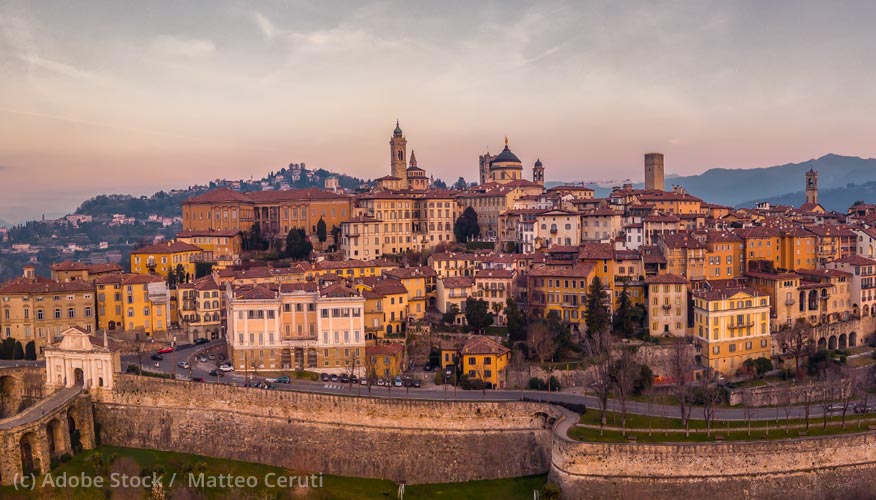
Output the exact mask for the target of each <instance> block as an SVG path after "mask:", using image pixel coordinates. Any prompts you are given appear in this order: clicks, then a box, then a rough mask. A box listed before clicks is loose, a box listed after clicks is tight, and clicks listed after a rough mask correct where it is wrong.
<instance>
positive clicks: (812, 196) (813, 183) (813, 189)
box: [806, 168, 818, 205]
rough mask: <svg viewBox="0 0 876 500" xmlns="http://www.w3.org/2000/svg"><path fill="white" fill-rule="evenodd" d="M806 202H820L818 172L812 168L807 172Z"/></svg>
mask: <svg viewBox="0 0 876 500" xmlns="http://www.w3.org/2000/svg"><path fill="white" fill-rule="evenodd" d="M806 203H811V204H813V205H815V204H817V203H818V172H816V171H815V170H813V169H812V168H810V169H809V171H808V172H806Z"/></svg>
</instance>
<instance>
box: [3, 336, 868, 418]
mask: <svg viewBox="0 0 876 500" xmlns="http://www.w3.org/2000/svg"><path fill="white" fill-rule="evenodd" d="M206 352H213V353H214V355H215V357H216V360H211V361H208V362H207V363H199V362H197V359H196V358H197V356H198V355H199V354H201V353H206ZM224 352H225V342H224V341H222V340H214V341H211V342H209V343H207V344H203V345H192V344H183V345H179V346H177V350H176V352H174V353H172V354H170V353H169V354H162V356H163V358H164V359H162V360H160V361H153V360H152V359H150V358H151V356H152V355H153V354H157V351H147V352H143V353H142V355H141V357H142V365H143V370H144V371H156V372H162V373H175V374H176V376H177V378H182V379H189V378H201V379H203V381H204V382H207V383H221V384H229V385H238V386H240V385H243V384H244V383H245V382H246V375H244V373H241V372H230V373H227V374H223V376H221V377H220V376H210V375H209V371H210V370H211V369H212V368H214V367H215V366H216V365H217V364H218V362H219V360H220V359H221V355H220V354H224ZM182 361H187V362H189V363H190V364H191V368H190V369H183V368H180V367H179V366H177V365H176V363H179V362H182ZM139 363H140V358H138V355H136V354H129V355H124V356H122V370H125V369H126V368H127V366H128V365H135V366H136V365H138V364H139ZM156 363H157V364H158V366H155V364H156ZM16 365H20V366H24V365H29V366H45V362H44V361H0V367H3V366H16ZM250 379H251V380H264V377H263V376H255V375H252V374H250ZM276 386H277V389H278V390H285V391H299V392H315V393H320V394H343V395H351V396H363V397H374V398H393V399H413V400H434V401H481V400H483V401H519V400H521V399H524V398H527V399H534V400H540V401H545V402H552V403H556V402H563V403H572V404H584V405H586V406H587V408H594V409H598V408H599V401H598V399H597V398H596V397H594V396H588V395H586V394H582V393H581V388H573V389H565V390H562V391H561V392H551V393H548V392H545V391H532V390H487V391H464V390H462V389H457V388H455V387H453V386H442V387H441V388H432V387H433V386H428V387H423V388H407V387H390V388H387V387H381V386H363V385H358V384H341V383H338V382H329V383H326V382H313V381H309V380H294V379H293V380H292V381H291V383H289V384H276ZM252 390H254V391H259V390H264V389H256V388H253V389H252ZM608 409H609V410H612V411H620V402H619V401H617V400H609V401H608ZM627 412H629V413H633V414H639V415H651V416H655V417H658V416H662V417H680V415H681V412H680V410H679V407H678V406H669V405H657V404H652V405H648V404H647V403H641V402H636V401H628V402H627ZM805 414H806V410H805V408H804V407H803V406H794V407H791V413H790V417H791V418H802V417H804V416H805ZM823 414H824V408H823V406H821V405H812V406H811V407H810V409H809V416H810V417H820V416H822V415H823ZM848 415H853V414H852V411H851V409H849V413H848ZM690 417H691V418H692V419H697V420H702V419H703V408H702V407H694V408H693V410H692V411H691V415H690ZM714 418H715V419H717V420H746V419H747V418H748V416H747V415H746V410H745V409H743V408H727V407H721V408H717V409H716V411H715V415H714ZM751 418H752V419H753V420H772V419H780V418H785V410H784V408H780V407H769V408H755V409H753V410H752V415H751Z"/></svg>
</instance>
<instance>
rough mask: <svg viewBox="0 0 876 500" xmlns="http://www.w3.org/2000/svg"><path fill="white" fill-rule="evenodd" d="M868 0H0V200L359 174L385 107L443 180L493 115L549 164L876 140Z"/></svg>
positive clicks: (606, 170)
mask: <svg viewBox="0 0 876 500" xmlns="http://www.w3.org/2000/svg"><path fill="white" fill-rule="evenodd" d="M755 7H756V8H755ZM792 9H793V10H792ZM873 10H874V6H872V5H869V4H866V3H861V4H856V8H854V9H832V8H830V6H824V5H819V4H817V3H809V4H798V3H794V4H773V5H769V6H755V5H754V4H747V5H746V4H734V5H717V6H716V5H712V6H702V5H699V4H696V3H689V4H684V3H679V4H673V5H672V6H669V7H664V6H645V5H638V4H628V5H623V6H612V5H596V4H592V5H586V6H582V5H577V4H574V5H573V4H563V3H551V4H545V5H538V6H527V5H526V4H522V3H501V4H498V3H487V4H478V5H474V6H471V5H467V4H459V5H457V6H456V7H455V8H447V9H439V8H437V7H433V6H428V5H420V6H416V5H409V4H403V3H371V4H361V5H360V4H335V5H333V6H332V7H331V8H315V7H312V6H310V5H308V4H306V3H302V4H282V5H281V4H271V3H262V4H257V5H249V4H242V3H237V2H224V3H221V4H209V6H208V5H207V4H189V5H186V6H182V7H180V6H171V5H169V4H163V5H158V6H154V5H151V4H150V5H148V6H146V5H138V4H135V5H121V4H113V3H109V2H107V3H103V4H96V5H95V6H94V7H93V8H92V9H89V10H87V11H85V10H81V11H80V10H77V9H74V8H72V7H65V6H58V5H48V4H44V5H30V4H27V3H18V2H7V3H3V4H0V65H2V66H3V67H4V68H5V70H6V71H5V73H6V74H7V75H8V76H7V78H4V79H3V81H2V82H0V89H2V93H0V95H2V97H0V132H2V133H0V166H2V168H0V180H2V185H4V186H5V188H4V189H3V193H2V199H3V201H2V204H0V219H7V220H11V221H16V222H17V221H20V220H22V219H24V218H37V217H38V216H39V214H41V213H60V212H64V211H69V210H72V209H74V208H75V207H76V206H77V205H78V204H79V203H80V202H81V201H82V200H84V199H85V198H88V197H90V196H93V195H94V194H98V193H101V192H120V193H132V194H147V193H152V192H154V191H157V190H160V189H172V188H176V187H183V186H187V185H190V184H197V183H203V182H206V181H207V180H209V179H215V178H230V179H239V178H244V179H247V178H249V177H251V176H254V177H256V178H258V177H261V176H262V175H263V174H264V173H266V172H268V171H270V170H278V169H280V168H282V167H284V166H286V165H287V164H288V163H290V162H301V161H304V162H306V163H307V164H308V165H309V166H313V167H321V168H326V169H329V170H334V171H338V172H344V173H347V174H350V175H355V176H358V177H362V178H372V179H373V178H376V177H379V176H380V175H384V173H385V171H386V169H387V166H388V164H389V158H388V155H387V152H386V141H387V139H388V133H389V132H390V131H391V128H392V125H393V123H394V120H396V119H399V120H400V121H401V124H402V128H403V129H404V130H405V134H406V136H407V138H408V141H409V148H410V149H413V150H416V151H417V153H418V154H417V156H418V160H419V161H420V164H421V166H423V167H424V168H426V169H427V170H428V171H429V172H431V173H434V174H435V175H436V176H438V177H441V178H443V179H444V180H447V181H453V180H455V179H456V178H457V177H459V176H464V177H465V178H466V179H468V180H470V181H471V180H474V179H475V177H476V175H477V156H478V155H480V154H483V153H485V152H486V151H490V152H492V153H494V154H495V153H497V152H498V151H499V150H501V147H502V139H503V137H504V136H506V135H507V136H508V137H509V138H510V141H511V147H512V149H513V150H514V151H515V153H516V154H518V156H519V157H520V158H521V160H522V161H523V163H524V165H526V167H527V172H528V169H529V168H530V167H531V165H532V163H533V162H534V161H535V159H536V158H541V159H542V161H543V162H544V163H545V167H546V178H547V179H548V180H599V179H606V178H619V177H620V178H623V177H630V178H632V179H634V180H640V179H641V176H640V169H641V158H642V154H643V153H647V152H650V151H660V152H663V153H664V154H666V172H667V174H680V175H686V174H695V173H699V172H702V171H705V170H707V169H709V168H713V167H725V168H752V167H763V166H770V165H777V164H783V163H788V162H799V161H805V160H808V159H810V158H817V157H820V156H821V155H823V154H826V153H838V154H847V155H853V156H861V157H872V156H876V152H874V147H873V146H872V145H871V143H870V141H869V138H870V137H872V136H873V134H874V132H876V124H874V123H873V122H872V120H868V119H867V117H869V116H871V115H872V111H873V110H874V109H873V108H874V107H876V102H874V101H872V100H867V99H864V98H861V96H864V95H867V94H868V88H869V86H870V84H872V82H873V80H874V72H873V69H871V68H869V67H866V66H864V65H861V64H860V62H861V61H865V60H866V56H867V54H868V53H869V52H871V51H872V48H873V45H874V41H873V40H872V37H869V36H868V32H867V29H868V25H869V24H870V20H872V19H873V18H874V16H873V14H874V12H873ZM454 12H455V13H454ZM459 12H464V14H460V13H459ZM789 19H793V20H795V22H794V23H790V22H788V20H789ZM801 27H802V28H801Z"/></svg>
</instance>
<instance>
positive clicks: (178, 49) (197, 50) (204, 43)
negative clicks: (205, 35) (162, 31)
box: [152, 35, 216, 57]
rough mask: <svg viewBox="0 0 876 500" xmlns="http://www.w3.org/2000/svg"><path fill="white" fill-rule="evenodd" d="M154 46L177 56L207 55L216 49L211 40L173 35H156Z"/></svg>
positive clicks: (158, 49)
mask: <svg viewBox="0 0 876 500" xmlns="http://www.w3.org/2000/svg"><path fill="white" fill-rule="evenodd" d="M152 48H153V49H154V50H156V51H158V52H161V53H164V54H168V55H171V56H177V57H206V56H209V55H211V54H213V52H215V51H216V45H215V44H214V43H213V42H212V41H210V40H200V39H198V38H187V37H178V36H172V35H161V36H157V37H155V38H154V39H153V40H152Z"/></svg>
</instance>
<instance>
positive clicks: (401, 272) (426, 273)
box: [383, 266, 438, 279]
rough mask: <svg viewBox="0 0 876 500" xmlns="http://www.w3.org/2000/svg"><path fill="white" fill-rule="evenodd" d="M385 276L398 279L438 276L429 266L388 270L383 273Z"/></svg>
mask: <svg viewBox="0 0 876 500" xmlns="http://www.w3.org/2000/svg"><path fill="white" fill-rule="evenodd" d="M383 275H384V276H390V277H393V278H396V279H409V278H434V277H436V276H438V273H436V272H435V270H434V269H432V268H431V267H429V266H414V267H398V268H395V269H387V270H385V271H383Z"/></svg>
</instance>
